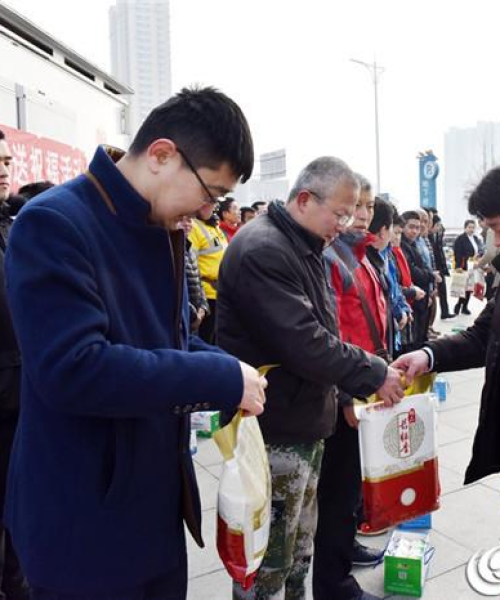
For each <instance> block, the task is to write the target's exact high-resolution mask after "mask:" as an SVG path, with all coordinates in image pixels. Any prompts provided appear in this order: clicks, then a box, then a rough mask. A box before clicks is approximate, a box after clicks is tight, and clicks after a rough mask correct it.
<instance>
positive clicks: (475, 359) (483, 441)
mask: <svg viewBox="0 0 500 600" xmlns="http://www.w3.org/2000/svg"><path fill="white" fill-rule="evenodd" d="M469 212H470V213H471V214H473V215H477V216H478V217H482V218H484V220H485V222H486V225H487V226H488V227H490V228H491V229H492V230H493V232H494V234H495V245H496V246H497V247H498V246H500V167H495V168H494V169H492V170H491V171H489V172H488V173H487V174H486V175H485V176H484V178H483V179H482V180H481V182H480V183H479V185H478V186H477V188H476V189H475V190H474V192H473V193H472V194H471V196H470V198H469ZM492 264H493V265H494V266H495V268H497V269H498V268H500V257H499V256H497V257H496V258H495V259H493V261H492ZM392 366H393V367H395V368H399V369H402V370H404V371H405V372H406V379H407V381H409V380H411V379H412V378H413V377H414V376H415V375H418V374H420V373H424V372H427V371H438V372H447V371H463V370H465V369H475V368H478V367H486V369H485V381H484V386H483V390H482V394H481V408H480V412H479V423H478V427H477V430H476V434H475V438H474V445H473V450H472V459H471V461H470V463H469V466H468V467H467V470H466V473H465V481H464V483H465V484H468V483H472V482H474V481H478V480H479V479H481V478H483V477H487V476H488V475H491V474H492V473H498V472H500V443H499V440H500V402H499V400H500V397H499V387H498V380H499V377H500V300H499V298H498V292H497V294H496V295H495V297H494V298H492V300H490V301H489V302H488V304H487V305H486V307H485V308H484V310H483V311H482V312H481V314H480V315H479V316H478V318H477V319H476V320H475V322H474V324H473V325H472V327H469V328H468V329H467V330H465V331H461V332H460V333H457V334H456V335H453V336H447V337H444V338H441V339H439V340H435V341H433V342H429V343H428V344H426V345H425V346H424V348H423V349H422V350H418V351H416V352H411V353H409V354H406V355H403V356H401V357H399V358H398V359H397V360H396V361H395V362H394V363H393V365H392Z"/></svg>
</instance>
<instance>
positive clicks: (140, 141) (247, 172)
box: [129, 87, 254, 182]
mask: <svg viewBox="0 0 500 600" xmlns="http://www.w3.org/2000/svg"><path fill="white" fill-rule="evenodd" d="M160 138H168V139H171V140H172V141H174V142H175V143H176V144H177V145H178V146H179V148H180V149H181V150H182V151H183V152H185V154H186V156H187V157H188V158H189V160H190V162H192V163H193V165H194V167H196V168H200V167H208V168H211V169H217V168H219V167H220V165H221V164H222V163H227V164H228V165H229V167H230V168H231V171H232V172H233V174H234V175H236V176H237V177H241V181H242V182H245V181H247V180H248V179H249V178H250V176H251V175H252V171H253V164H254V151H253V141H252V134H251V133H250V128H249V126H248V122H247V120H246V118H245V115H244V114H243V112H242V110H241V109H240V107H239V106H238V105H237V104H236V103H235V102H234V101H233V100H231V98H229V97H228V96H226V95H225V94H223V93H222V92H220V91H219V90H216V89H215V88H213V87H204V88H198V87H193V88H183V89H182V90H181V91H180V92H179V93H178V94H176V95H175V96H172V97H171V98H169V99H168V100H167V101H166V102H164V103H163V104H160V106H157V107H156V108H155V109H153V110H152V111H151V112H150V113H149V115H148V116H147V117H146V120H145V121H144V123H143V124H142V125H141V126H140V128H139V131H138V132H137V134H136V135H135V138H134V140H133V141H132V144H131V146H130V148H129V152H130V154H131V155H133V156H138V155H139V154H141V153H142V152H144V151H145V150H146V149H147V148H148V147H149V146H150V145H151V144H152V143H153V142H154V141H155V140H158V139H160Z"/></svg>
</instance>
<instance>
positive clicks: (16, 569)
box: [0, 131, 29, 600]
mask: <svg viewBox="0 0 500 600" xmlns="http://www.w3.org/2000/svg"><path fill="white" fill-rule="evenodd" d="M11 161H12V156H11V153H10V149H9V147H8V145H7V142H6V140H5V135H4V133H3V132H2V131H0V599H3V598H8V600H28V598H29V590H28V586H27V584H26V581H25V579H24V576H23V574H22V572H21V567H20V566H19V561H18V559H17V556H16V553H15V552H14V548H13V546H12V541H11V538H10V535H9V532H8V531H7V529H6V528H5V527H4V524H3V509H4V502H5V491H6V485H7V470H8V467H9V460H10V454H11V450H12V443H13V441H14V434H15V431H16V427H17V421H18V416H19V386H20V377H21V356H20V354H19V348H18V346H17V341H16V336H15V334H14V327H13V325H12V318H11V315H10V311H9V307H8V304H7V294H6V290H5V274H4V258H5V250H6V248H7V239H8V236H9V231H10V227H11V225H12V222H13V221H12V218H11V217H10V210H9V206H8V203H7V201H8V198H9V191H10V166H11Z"/></svg>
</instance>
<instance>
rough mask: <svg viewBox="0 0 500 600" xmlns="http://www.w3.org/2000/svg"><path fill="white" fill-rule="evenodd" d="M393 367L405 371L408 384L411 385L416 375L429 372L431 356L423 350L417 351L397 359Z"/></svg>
mask: <svg viewBox="0 0 500 600" xmlns="http://www.w3.org/2000/svg"><path fill="white" fill-rule="evenodd" d="M391 367H393V368H394V369H401V371H404V373H405V379H406V383H407V384H410V383H411V382H412V381H413V380H414V379H415V376H416V375H421V374H422V373H427V372H428V371H429V356H428V355H427V353H426V352H424V351H423V350H416V351H415V352H410V353H408V354H403V355H402V356H400V357H399V358H397V359H396V360H395V361H394V362H393V363H392V365H391Z"/></svg>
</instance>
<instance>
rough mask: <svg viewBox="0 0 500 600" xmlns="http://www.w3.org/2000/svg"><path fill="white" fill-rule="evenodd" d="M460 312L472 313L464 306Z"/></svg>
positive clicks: (464, 313)
mask: <svg viewBox="0 0 500 600" xmlns="http://www.w3.org/2000/svg"><path fill="white" fill-rule="evenodd" d="M462 314H463V315H471V314H472V313H471V311H470V310H469V309H468V308H465V307H464V308H462Z"/></svg>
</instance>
